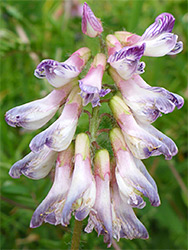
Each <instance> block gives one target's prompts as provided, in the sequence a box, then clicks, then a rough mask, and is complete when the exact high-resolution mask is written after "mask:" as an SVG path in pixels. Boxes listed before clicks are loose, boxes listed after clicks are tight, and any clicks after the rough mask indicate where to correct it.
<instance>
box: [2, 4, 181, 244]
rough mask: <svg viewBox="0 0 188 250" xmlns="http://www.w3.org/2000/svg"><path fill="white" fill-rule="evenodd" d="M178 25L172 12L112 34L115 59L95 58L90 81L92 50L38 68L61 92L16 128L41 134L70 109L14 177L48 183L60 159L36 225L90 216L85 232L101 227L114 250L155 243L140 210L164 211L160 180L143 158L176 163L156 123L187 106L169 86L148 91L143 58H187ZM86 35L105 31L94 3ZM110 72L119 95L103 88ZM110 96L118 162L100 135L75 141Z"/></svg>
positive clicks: (18, 113)
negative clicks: (123, 243) (84, 120)
mask: <svg viewBox="0 0 188 250" xmlns="http://www.w3.org/2000/svg"><path fill="white" fill-rule="evenodd" d="M174 21H175V19H174V17H173V16H172V15H171V14H169V13H162V14H161V15H159V16H158V17H157V18H156V19H155V22H154V23H153V24H152V25H150V26H149V27H148V28H147V29H146V31H145V32H144V34H143V35H142V36H138V35H136V34H132V33H130V32H127V31H118V32H115V33H114V34H113V35H112V34H109V35H108V36H107V37H106V48H107V53H106V54H105V53H98V54H97V55H95V56H94V59H93V61H92V63H91V65H90V69H89V71H88V72H87V74H86V75H85V77H84V78H83V79H80V78H79V74H80V73H81V72H82V70H83V69H84V67H85V66H86V64H87V63H88V61H89V59H90V58H91V51H90V49H89V48H86V47H83V48H80V49H79V50H77V51H76V52H74V53H73V54H72V55H71V56H70V57H69V58H68V59H67V60H66V61H65V62H57V61H54V60H52V59H45V60H43V61H42V62H41V63H40V64H39V65H38V66H37V68H36V70H35V73H34V74H35V76H36V77H38V78H46V79H47V80H48V82H49V83H50V84H51V85H52V86H53V87H54V90H53V91H52V92H51V93H50V94H49V95H47V96H46V97H44V98H42V99H39V100H36V101H33V102H30V103H27V104H24V105H21V106H18V107H15V108H13V109H11V110H9V111H8V112H7V113H6V115H5V120H6V122H7V123H8V124H9V125H10V126H13V127H16V126H18V127H23V128H25V129H28V130H36V129H38V128H41V127H42V126H44V125H45V124H46V123H47V122H48V121H49V120H50V119H51V118H52V117H53V116H54V115H55V113H56V112H57V110H58V109H59V108H60V107H61V106H62V105H64V106H63V110H62V113H61V115H60V116H59V118H58V119H57V120H56V121H55V122H54V123H53V124H52V125H50V126H49V127H48V128H47V129H45V130H44V131H43V132H41V133H39V134H38V135H36V136H35V137H34V138H33V139H32V141H31V142H30V144H29V147H30V149H31V152H30V153H29V154H28V155H26V156H25V157H24V158H23V159H22V160H19V161H18V162H16V163H15V164H14V165H13V166H12V168H11V169H10V172H9V174H10V175H11V177H13V178H19V177H20V175H21V174H23V175H25V176H27V177H28V178H31V179H41V178H44V177H45V176H47V175H48V174H49V172H50V171H51V169H52V167H53V163H54V162H55V161H56V168H55V178H54V183H53V185H52V188H51V190H50V191H49V193H48V195H47V196H46V198H45V199H44V200H43V201H42V203H41V204H40V205H39V206H38V208H37V209H36V210H35V212H34V214H33V217H32V219H31V223H30V226H31V227H38V226H40V225H41V224H42V223H43V222H48V223H50V224H54V225H58V224H61V225H63V226H67V225H68V224H69V222H70V219H71V216H72V214H73V215H74V216H75V219H76V220H79V221H81V220H83V219H85V218H86V217H87V216H88V225H87V226H86V228H85V231H86V232H87V233H90V232H92V230H93V229H95V230H96V231H97V233H98V235H100V234H102V235H104V242H106V243H107V244H108V246H110V245H111V244H112V238H115V239H116V240H119V239H120V238H126V239H133V238H142V239H146V238H148V232H147V230H146V228H145V227H144V225H143V224H142V223H141V222H140V221H139V220H138V219H137V217H136V215H135V213H134V211H133V208H138V209H142V208H143V207H144V206H145V205H146V202H145V201H144V197H147V198H148V199H149V201H150V203H151V205H152V206H159V205H160V198H159V195H158V191H157V186H156V184H155V181H154V180H153V178H152V177H151V176H150V174H149V173H148V171H147V169H146V167H145V166H144V164H143V163H142V161H141V160H142V159H146V158H148V157H150V156H157V155H161V154H163V155H164V156H165V159H167V160H170V159H171V158H172V157H173V156H174V155H176V154H177V152H178V150H177V147H176V145H175V143H174V142H173V141H172V140H171V139H170V138H169V137H167V136H166V135H164V134H163V133H162V132H160V131H159V130H157V129H156V128H155V127H153V126H152V125H151V123H153V122H154V121H155V120H156V119H157V118H158V117H160V116H161V114H162V113H164V114H168V113H170V112H172V111H173V110H174V108H175V107H177V108H178V109H179V108H181V107H182V106H183V103H184V100H183V98H182V97H181V96H179V95H177V94H175V93H171V92H169V91H168V90H166V89H164V88H160V87H151V86H150V85H148V84H147V83H146V82H145V81H144V80H143V79H142V77H141V76H140V75H141V74H142V73H143V72H144V69H145V63H144V62H142V61H140V60H141V58H142V56H151V57H160V56H164V55H175V54H177V53H179V52H181V50H182V49H183V45H182V42H178V41H177V39H178V36H177V35H175V34H173V33H172V29H173V26H174ZM82 32H83V33H84V34H85V35H87V36H89V37H92V38H93V37H97V36H101V33H102V32H103V27H102V23H101V21H100V20H99V19H98V18H96V17H95V15H94V13H93V12H92V10H91V9H90V7H89V6H88V4H87V3H84V5H83V17H82ZM100 39H101V38H100ZM107 65H108V70H106V66H107ZM105 71H108V73H109V75H110V76H111V78H112V79H113V81H114V83H115V88H116V89H118V91H119V92H118V93H116V94H114V93H113V92H112V91H111V90H112V89H111V88H108V89H107V88H105V87H104V86H103V85H102V79H103V74H104V72H105ZM112 87H113V86H112ZM110 92H111V94H110V100H109V106H110V108H111V111H112V114H113V117H114V119H115V120H116V127H114V128H113V129H111V130H110V132H109V137H110V143H111V146H112V149H113V157H111V158H110V155H109V153H108V151H107V149H103V148H100V146H99V145H98V144H97V143H96V137H97V133H95V135H94V137H93V134H92V133H90V131H83V133H79V134H77V135H75V131H76V128H77V124H78V119H79V117H80V115H81V112H82V111H83V107H84V106H86V105H88V104H89V103H91V105H92V107H93V110H94V109H95V110H96V109H97V108H98V107H97V106H101V105H102V104H101V103H100V99H101V97H104V96H106V95H107V94H109V93H110ZM93 114H94V112H93ZM95 115H96V116H95V117H94V116H93V117H91V118H92V119H91V120H90V123H92V124H90V125H91V126H92V127H95V130H94V131H97V129H98V122H96V121H95V119H98V117H97V115H98V113H97V112H96V113H95ZM90 116H92V115H91V114H90ZM95 145H97V146H96V148H94V150H93V147H94V146H95ZM91 146H92V147H91ZM91 148H92V153H93V152H94V157H93V154H91ZM96 149H99V150H98V151H97V150H96Z"/></svg>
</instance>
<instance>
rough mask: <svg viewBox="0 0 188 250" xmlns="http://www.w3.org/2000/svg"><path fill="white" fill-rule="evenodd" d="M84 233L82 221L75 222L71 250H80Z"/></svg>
mask: <svg viewBox="0 0 188 250" xmlns="http://www.w3.org/2000/svg"><path fill="white" fill-rule="evenodd" d="M81 233H82V221H78V220H75V222H74V232H73V236H72V244H71V250H78V249H79V245H80V238H81Z"/></svg>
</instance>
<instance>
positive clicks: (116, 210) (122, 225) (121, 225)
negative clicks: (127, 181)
mask: <svg viewBox="0 0 188 250" xmlns="http://www.w3.org/2000/svg"><path fill="white" fill-rule="evenodd" d="M111 197H112V211H113V212H112V215H113V221H112V226H113V237H114V238H115V239H116V240H117V241H119V239H120V238H126V239H130V240H132V239H135V238H141V239H147V238H148V237H149V235H148V232H147V230H146V228H145V227H144V225H143V224H142V223H141V222H140V221H139V220H138V218H137V217H136V215H135V213H134V211H133V209H132V207H131V205H129V204H128V200H127V198H126V197H123V198H122V197H121V195H120V193H119V190H118V186H117V183H116V181H113V184H112V186H111Z"/></svg>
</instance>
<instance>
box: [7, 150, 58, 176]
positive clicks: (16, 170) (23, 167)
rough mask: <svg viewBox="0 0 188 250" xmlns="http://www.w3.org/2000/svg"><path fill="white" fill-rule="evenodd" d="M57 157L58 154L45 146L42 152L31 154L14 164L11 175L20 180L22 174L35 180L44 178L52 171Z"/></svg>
mask: <svg viewBox="0 0 188 250" xmlns="http://www.w3.org/2000/svg"><path fill="white" fill-rule="evenodd" d="M56 157H57V153H56V152H55V151H52V150H50V149H49V148H48V147H46V146H45V147H44V148H43V149H42V150H41V151H40V152H38V153H33V152H30V153H29V154H27V155H26V156H25V157H24V158H23V159H21V160H19V161H17V162H16V163H14V165H13V166H12V167H11V169H10V171H9V174H10V176H11V177H12V178H20V175H21V174H23V175H25V176H27V177H28V178H31V179H35V180H38V179H41V178H44V177H45V176H47V175H48V173H49V172H50V170H51V169H52V167H53V164H54V162H55V160H56Z"/></svg>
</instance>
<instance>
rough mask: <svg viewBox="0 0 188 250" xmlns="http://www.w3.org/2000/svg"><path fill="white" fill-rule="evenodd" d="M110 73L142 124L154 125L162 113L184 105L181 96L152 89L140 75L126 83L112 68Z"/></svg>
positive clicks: (156, 88)
mask: <svg viewBox="0 0 188 250" xmlns="http://www.w3.org/2000/svg"><path fill="white" fill-rule="evenodd" d="M109 72H110V75H111V76H112V78H113V80H114V81H115V83H116V85H117V86H118V88H119V89H120V91H121V93H122V95H123V98H124V101H125V103H126V104H127V105H128V106H129V107H130V108H131V111H132V112H133V115H134V117H135V118H136V119H138V120H140V121H142V122H150V123H152V122H154V121H155V120H156V119H157V118H158V117H159V116H161V113H164V114H168V113H170V112H172V111H173V110H174V108H175V107H177V108H178V109H180V108H181V107H182V106H183V104H184V100H183V98H182V97H181V96H179V95H177V94H174V93H171V92H169V91H167V90H166V89H164V88H160V87H151V86H150V85H148V84H147V83H146V82H145V81H144V80H143V79H142V78H141V77H140V76H139V75H134V76H133V77H132V78H130V79H128V80H126V81H125V80H123V79H122V78H121V77H120V76H119V75H118V74H117V73H116V71H115V70H114V69H112V68H110V69H109Z"/></svg>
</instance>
